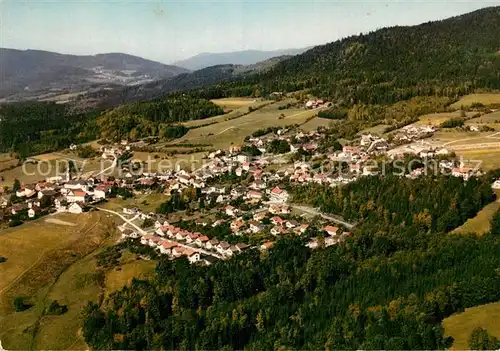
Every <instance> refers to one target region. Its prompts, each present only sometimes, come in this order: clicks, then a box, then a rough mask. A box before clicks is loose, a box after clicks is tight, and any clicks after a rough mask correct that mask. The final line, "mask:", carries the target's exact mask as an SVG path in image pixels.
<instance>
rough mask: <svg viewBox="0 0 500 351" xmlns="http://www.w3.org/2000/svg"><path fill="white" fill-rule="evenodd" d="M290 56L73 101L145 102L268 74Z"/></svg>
mask: <svg viewBox="0 0 500 351" xmlns="http://www.w3.org/2000/svg"><path fill="white" fill-rule="evenodd" d="M290 57H291V56H279V57H273V58H270V59H268V60H265V61H262V62H258V63H255V64H252V65H246V66H244V65H232V64H226V65H216V66H211V67H206V68H203V69H200V70H197V71H194V72H190V73H182V74H179V75H176V76H174V77H171V78H166V79H160V80H156V81H153V82H149V83H145V84H138V85H134V86H128V87H120V88H117V89H96V90H95V91H91V92H88V93H86V94H82V95H81V96H79V97H78V98H77V99H74V100H73V101H72V104H73V105H74V107H75V108H76V109H77V110H79V111H82V110H87V109H89V108H94V107H97V108H109V107H114V106H117V105H119V104H122V103H127V102H132V101H144V100H149V99H153V98H157V97H160V96H164V95H166V94H169V93H175V92H184V91H189V90H193V89H199V88H205V87H210V86H214V85H217V84H221V83H225V82H230V81H232V80H234V79H236V78H244V77H247V76H252V75H253V74H255V73H265V72H267V71H268V70H270V69H271V68H272V67H274V66H275V65H276V64H278V63H279V62H281V61H283V60H286V59H288V58H290Z"/></svg>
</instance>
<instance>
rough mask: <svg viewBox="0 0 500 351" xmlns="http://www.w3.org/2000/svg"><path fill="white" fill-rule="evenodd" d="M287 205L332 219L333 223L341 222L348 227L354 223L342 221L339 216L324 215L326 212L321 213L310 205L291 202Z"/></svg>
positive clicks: (352, 226) (351, 226) (350, 227)
mask: <svg viewBox="0 0 500 351" xmlns="http://www.w3.org/2000/svg"><path fill="white" fill-rule="evenodd" d="M288 205H289V206H291V207H293V208H295V209H296V210H299V211H303V212H306V213H309V214H312V215H315V216H321V217H323V218H324V219H327V220H329V221H332V222H335V223H338V224H342V225H343V226H345V227H346V228H348V229H352V228H354V226H355V224H352V223H348V222H346V221H344V220H343V219H339V218H336V217H332V216H329V215H326V214H324V213H322V212H320V211H318V210H317V209H315V208H312V207H308V206H303V205H293V204H288Z"/></svg>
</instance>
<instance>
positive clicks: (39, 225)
mask: <svg viewBox="0 0 500 351" xmlns="http://www.w3.org/2000/svg"><path fill="white" fill-rule="evenodd" d="M46 219H47V217H45V218H40V219H38V220H36V221H33V222H29V223H25V224H23V225H22V226H20V227H16V228H10V229H7V230H4V231H0V256H4V257H6V258H7V261H6V262H5V263H1V264H0V276H1V277H2V278H3V279H2V280H1V281H0V340H2V344H3V346H4V347H5V348H6V349H59V350H65V349H73V350H83V349H88V347H87V346H86V345H85V343H84V342H83V339H82V337H81V331H80V328H81V323H82V315H81V311H82V308H84V307H85V306H86V304H87V303H88V302H89V301H94V302H100V301H101V299H102V298H103V296H104V294H108V293H109V292H110V291H114V290H116V289H119V288H120V287H121V286H123V285H125V284H127V282H129V281H130V277H131V276H134V275H135V274H136V272H137V275H138V276H143V277H146V275H147V273H148V272H151V271H152V269H153V266H154V263H153V262H147V263H144V262H143V261H142V260H139V261H137V260H136V259H135V256H130V257H129V258H128V259H127V261H126V262H125V264H126V265H127V266H126V270H125V273H126V274H121V273H118V274H116V273H115V272H113V271H112V270H108V271H106V270H102V269H97V268H98V267H97V264H96V258H95V256H96V254H97V253H99V252H100V251H101V250H102V249H103V248H105V247H107V246H109V245H112V244H113V243H114V242H115V241H116V237H117V234H116V224H117V222H116V217H114V216H113V215H110V214H105V213H102V212H92V213H86V214H82V215H70V214H59V215H57V216H51V217H50V219H51V220H53V219H56V221H55V222H57V221H59V223H57V224H56V223H49V222H47V221H46ZM64 223H66V225H64ZM116 269H117V271H118V272H119V268H116ZM108 276H109V277H108ZM106 283H109V284H110V289H111V290H109V292H108V290H107V289H108V287H107V286H106ZM16 296H22V297H23V298H24V299H25V302H26V303H27V304H29V305H30V306H31V307H29V308H28V309H27V310H25V311H23V312H15V311H14V308H13V299H14V297H16ZM54 300H57V301H58V302H59V304H61V305H65V306H67V307H68V311H67V312H66V313H64V314H62V315H47V314H46V313H45V312H44V311H45V310H46V308H47V307H48V305H49V304H50V303H51V302H52V301H54Z"/></svg>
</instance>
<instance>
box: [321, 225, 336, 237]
mask: <svg viewBox="0 0 500 351" xmlns="http://www.w3.org/2000/svg"><path fill="white" fill-rule="evenodd" d="M323 230H324V231H325V232H326V233H327V234H328V235H330V236H335V235H337V232H338V231H339V228H338V227H333V226H331V225H327V226H326V227H324V228H323Z"/></svg>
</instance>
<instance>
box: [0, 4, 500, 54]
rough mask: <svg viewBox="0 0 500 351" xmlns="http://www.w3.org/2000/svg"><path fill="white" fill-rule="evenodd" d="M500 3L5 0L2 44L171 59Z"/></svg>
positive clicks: (306, 40) (326, 38)
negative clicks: (121, 53)
mask: <svg viewBox="0 0 500 351" xmlns="http://www.w3.org/2000/svg"><path fill="white" fill-rule="evenodd" d="M497 5H500V0H498V1H472V0H470V1H457V0H448V1H404V2H403V1H369V0H365V1H335V0H323V1H315V0H309V1H290V0H289V1H279V0H278V1H276V0H275V1H269V2H268V1H259V0H225V1H212V2H210V1H204V0H196V1H170V0H169V1H125V0H122V1H109V0H108V1H83V0H80V1H72V0H64V1H58V0H52V1H43V0H40V1H22V0H0V25H1V28H0V46H1V47H9V48H17V49H28V48H29V49H42V50H49V51H57V52H62V53H71V54H96V53H105V52H123V53H128V54H132V55H138V56H142V57H145V58H149V59H152V60H157V61H161V62H165V63H171V62H174V61H176V60H180V59H183V58H186V57H189V56H193V55H196V54H198V53H201V52H227V51H238V50H245V49H258V50H275V49H284V48H300V47H306V46H311V45H317V44H324V43H327V42H331V41H334V40H336V39H339V38H342V37H346V36H348V35H352V34H359V33H360V32H367V31H371V30H375V29H378V28H382V27H387V26H394V25H412V24H418V23H422V22H427V21H431V20H436V19H443V18H446V17H450V16H454V15H459V14H463V13H466V12H470V11H473V10H476V9H479V8H483V7H487V6H497Z"/></svg>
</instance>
